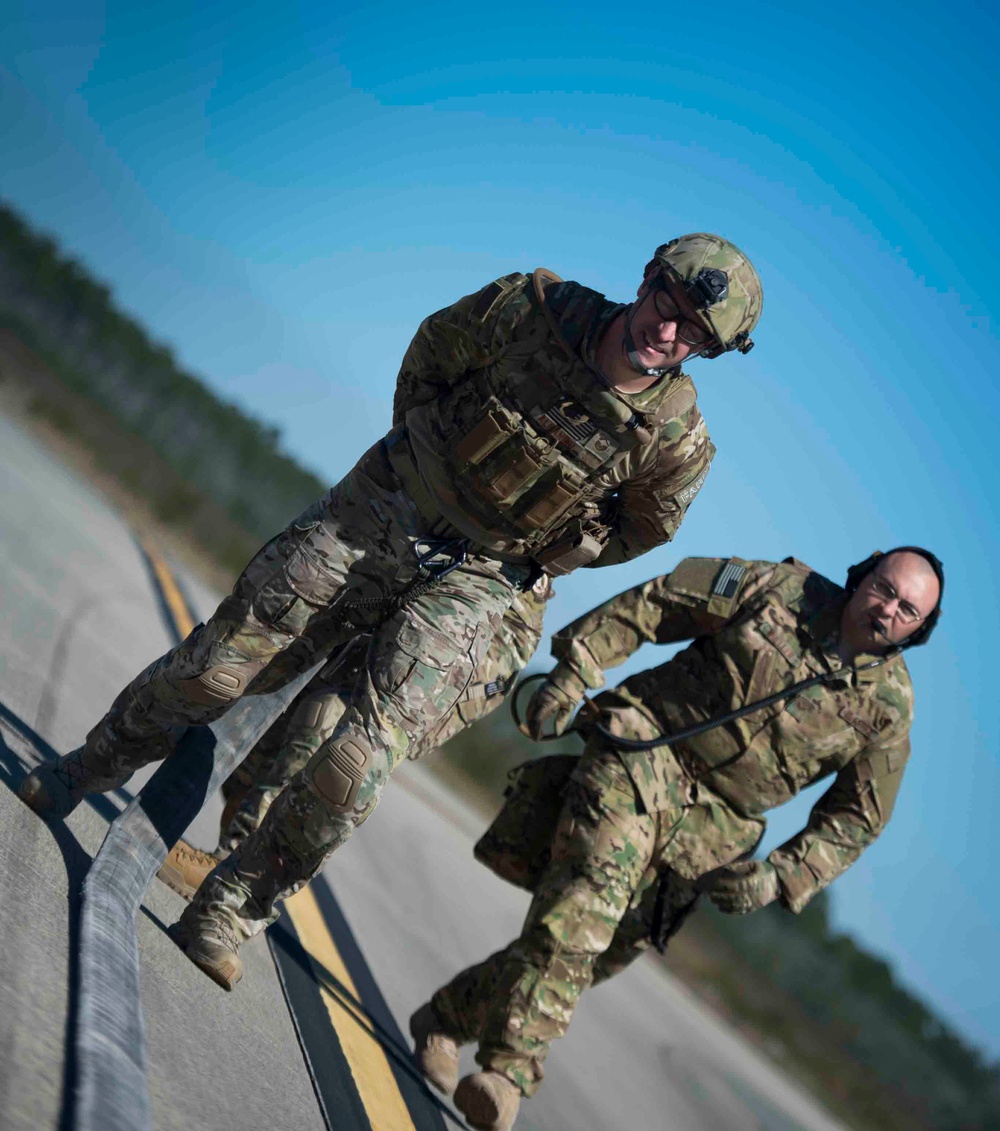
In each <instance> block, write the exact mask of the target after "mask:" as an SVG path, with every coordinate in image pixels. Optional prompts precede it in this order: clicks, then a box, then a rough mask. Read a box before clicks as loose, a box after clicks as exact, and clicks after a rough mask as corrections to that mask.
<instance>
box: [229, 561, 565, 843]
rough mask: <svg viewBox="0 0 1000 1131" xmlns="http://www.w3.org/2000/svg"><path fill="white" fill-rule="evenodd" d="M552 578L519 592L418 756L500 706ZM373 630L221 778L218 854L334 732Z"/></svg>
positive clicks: (250, 827) (251, 825)
mask: <svg viewBox="0 0 1000 1131" xmlns="http://www.w3.org/2000/svg"><path fill="white" fill-rule="evenodd" d="M551 597H552V586H551V582H550V581H549V579H548V578H547V577H544V576H543V577H542V578H540V579H539V581H538V582H536V584H535V585H534V586H533V587H532V588H531V589H529V590H527V591H526V592H524V593H518V594H516V596H515V598H514V602H513V604H512V605H511V607H510V608H509V609H508V610H507V612H506V613H505V614H504V616H503V619H502V621H501V622H500V628H499V630H498V631H497V633H496V635H495V636H494V637H493V639H492V640H491V641H490V645H489V648H488V650H487V652H486V656H485V657H484V658H483V660H482V662H481V663H480V664H479V666H478V667H477V668H476V671H475V673H474V675H473V676H472V680H471V681H470V683H469V686H468V687H467V688H466V689H465V691H464V692H462V694H461V696H460V697H459V699H458V700H457V702H456V703H455V706H454V707H453V708H452V709H451V710H450V711H448V713H447V714H446V715H445V716H444V718H443V719H442V720H441V721H440V722H439V723H438V724H437V726H436V727H433V728H432V729H431V730H430V731H429V732H428V733H427V734H426V735H424V736H423V737H421V738H419V739H417V740H416V741H415V742H414V743H413V745H412V746H411V747H410V748H409V749H408V751H407V754H408V757H410V758H419V757H421V756H422V755H424V754H426V753H429V752H430V751H431V750H434V749H436V748H437V747H438V746H443V745H444V743H445V742H447V741H448V739H449V738H452V737H453V736H454V735H456V734H458V733H459V732H460V731H462V730H464V729H465V728H466V727H467V726H470V725H471V724H472V723H474V722H475V721H476V720H477V719H481V718H484V717H485V716H486V715H488V714H490V713H491V712H492V711H494V710H496V708H497V707H499V706H500V704H501V703H503V702H504V698H505V696H506V694H507V692H508V691H509V690H510V688H511V687H513V685H514V682H515V680H516V679H517V676H518V674H519V673H520V671H521V669H522V668H523V667H525V665H526V664H527V663H528V661H529V660H530V659H531V657H532V655H533V654H534V652H535V650H536V648H537V647H538V642H539V640H540V639H541V635H542V620H543V617H544V614H545V604H546V602H547V601H548V600H549V599H550V598H551ZM368 647H369V637H368V636H367V635H365V636H360V637H357V638H356V639H355V640H353V641H351V643H350V644H348V645H347V646H346V648H345V649H344V650H342V651H341V652H340V653H338V654H337V655H335V656H333V657H332V658H331V659H330V660H329V661H328V662H327V664H326V665H325V666H324V667H323V668H321V669H320V670H319V672H317V674H316V675H315V676H314V677H313V679H312V680H311V681H310V683H309V686H308V687H306V688H305V689H304V690H303V691H301V692H300V693H299V695H298V696H297V697H296V699H295V700H294V701H293V702H292V703H291V704H290V706H289V707H288V708H287V709H286V710H285V712H284V713H283V714H282V715H281V717H280V718H278V719H277V720H276V721H275V722H274V723H273V724H272V725H271V727H270V728H269V729H268V730H267V732H266V733H265V734H264V735H263V736H262V737H261V738H260V740H259V741H258V742H257V744H256V745H255V746H254V748H253V749H252V750H251V751H250V753H249V754H248V755H247V757H246V758H245V759H244V760H243V761H242V762H241V763H240V764H239V766H237V767H236V769H235V770H234V771H233V773H232V774H231V775H230V777H229V778H228V779H227V780H226V781H225V782H224V783H223V786H222V795H223V798H224V799H225V802H226V805H225V809H224V810H223V816H222V824H221V828H220V835H219V846H218V849H217V850H216V854H217V855H219V856H224V855H227V854H228V853H230V852H232V851H233V850H234V849H236V848H237V847H238V846H239V845H240V844H242V843H243V841H244V840H246V838H247V837H248V836H249V835H250V834H251V833H252V832H254V831H255V830H256V829H257V828H258V827H259V826H260V824H261V822H262V821H263V819H264V815H265V814H266V813H267V811H268V809H270V807H271V805H272V803H273V802H274V800H275V798H276V797H277V796H278V795H279V794H280V793H281V792H282V790H283V789H284V788H285V786H286V785H288V783H289V782H290V781H291V779H292V778H293V777H294V776H295V775H296V774H297V773H299V771H300V770H303V769H304V768H305V767H306V765H307V764H308V763H309V761H310V759H311V758H312V757H313V755H314V754H315V753H316V752H317V751H318V750H319V748H320V747H321V746H322V745H323V743H324V742H326V741H327V740H328V739H330V738H331V737H332V736H333V732H334V730H336V727H337V724H338V723H339V722H340V719H341V717H342V716H343V714H344V711H345V710H346V709H347V704H348V702H349V700H350V697H351V694H352V693H353V690H354V688H355V686H356V684H357V682H358V680H359V678H360V676H361V673H362V671H363V670H364V669H365V668H366V666H367V658H368Z"/></svg>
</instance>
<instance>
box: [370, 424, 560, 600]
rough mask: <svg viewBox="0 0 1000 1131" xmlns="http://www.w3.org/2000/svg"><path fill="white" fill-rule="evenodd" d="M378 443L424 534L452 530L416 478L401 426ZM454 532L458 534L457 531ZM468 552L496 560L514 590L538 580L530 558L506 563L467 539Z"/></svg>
mask: <svg viewBox="0 0 1000 1131" xmlns="http://www.w3.org/2000/svg"><path fill="white" fill-rule="evenodd" d="M382 442H383V444H385V452H386V455H387V456H388V459H389V464H390V465H391V467H392V470H393V471H394V472H395V473H396V475H397V477H398V478H399V481H400V483H402V485H403V488H404V490H405V491H406V493H407V494H408V495H409V496H410V498H411V499H412V500H413V505H414V506H415V507H416V508H417V510H418V511H419V512H420V517H421V518H423V519H424V521H425V522H426V523H427V524H428V531H429V532H430V533H433V532H434V528H435V527H439V528H440V526H442V525H443V526H445V527H447V529H448V531H449V533H450V532H451V531H454V530H455V527H454V526H453V524H452V523H451V522H449V521H448V519H447V518H445V517H444V515H442V514H441V510H440V508H439V507H438V506H437V504H436V503H435V502H434V499H433V498H432V496H431V493H430V491H428V490H427V487H426V486H425V485H424V481H423V479H421V477H420V472H419V471H418V470H417V463H416V460H414V458H413V449H412V448H411V447H410V441H409V437H408V436H407V433H406V427H405V425H398V426H397V427H395V428H393V430H392V431H391V432H390V433H389V434H388V435H387V436H386V437H385V439H384V440H383V441H382ZM456 533H459V534H460V532H457V531H456ZM469 552H470V553H472V554H478V555H481V556H482V557H486V558H492V559H493V560H494V561H499V562H500V563H501V564H500V574H501V576H503V577H505V578H506V579H507V580H508V581H509V582H510V583H511V585H514V586H516V587H517V588H518V589H522V590H524V589H530V588H531V586H532V585H533V584H534V583H535V581H536V580H537V579H538V577H539V573H540V570H539V567H538V565H537V564H536V563H535V562H534V561H532V560H531V559H528V560H526V561H519V562H514V561H507V560H505V557H504V556H502V555H500V554H498V553H497V552H496V551H495V550H490V549H488V548H487V547H485V546H480V545H478V544H477V543H475V542H473V541H472V540H471V539H470V540H469Z"/></svg>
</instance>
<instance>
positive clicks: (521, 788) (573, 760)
mask: <svg viewBox="0 0 1000 1131" xmlns="http://www.w3.org/2000/svg"><path fill="white" fill-rule="evenodd" d="M579 761H580V756H579V755H578V754H552V755H550V756H549V757H547V758H537V759H535V760H534V761H531V762H524V763H522V764H521V765H520V766H516V767H515V768H514V769H513V770H511V771H510V773H509V774H508V775H507V777H508V780H509V782H510V784H509V785H508V786H507V790H506V792H505V793H504V803H503V808H502V809H501V810H500V812H499V813H498V814H497V815H496V817H495V818H494V820H493V823H492V824H491V825H490V827H489V828H488V829H487V830H486V832H485V833H483V835H482V836H481V837H480V838H479V840H478V841H477V842H476V845H475V847H474V848H473V850H472V852H473V855H474V856H475V857H476V859H477V860H478V861H479V862H480V863H481V864H485V865H486V867H487V868H489V869H490V871H491V872H493V873H494V874H496V875H497V876H499V877H500V878H501V879H502V880H506V881H507V882H508V883H511V884H514V885H515V886H516V887H519V888H525V889H526V890H527V891H534V890H535V887H536V886H537V884H538V880H539V878H540V877H541V875H542V872H544V870H545V868H546V867H547V866H548V863H549V859H550V856H551V850H552V838H553V837H554V835H555V831H556V823H557V822H558V820H559V814H560V812H561V811H562V804H563V791H564V790H565V788H566V785H567V783H568V782H569V779H570V776H571V775H572V773H573V770H574V769H575V768H576V765H577V763H578V762H579Z"/></svg>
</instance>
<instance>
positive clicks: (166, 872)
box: [156, 840, 222, 903]
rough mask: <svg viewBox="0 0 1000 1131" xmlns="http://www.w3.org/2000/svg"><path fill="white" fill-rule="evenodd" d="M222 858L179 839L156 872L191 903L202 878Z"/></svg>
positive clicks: (168, 885)
mask: <svg viewBox="0 0 1000 1131" xmlns="http://www.w3.org/2000/svg"><path fill="white" fill-rule="evenodd" d="M221 859H222V857H221V856H217V855H215V853H212V852H202V850H201V849H200V848H195V847H194V845H192V844H188V842H187V841H186V840H179V841H178V842H177V843H176V844H175V845H174V847H173V848H171V850H170V851H169V852H168V853H167V858H166V860H164V861H163V863H162V864H161V865H160V870H159V871H158V872H157V873H156V874H157V875H158V876H159V877H160V879H161V880H162V881H163V882H164V883H165V884H166V885H167V887H168V888H173V890H174V891H175V892H177V894H178V895H179V896H181V897H182V898H184V899H186V900H187V901H188V902H189V903H190V902H191V900H192V899H193V898H194V893H195V892H196V891H197V890H198V888H200V887H201V883H202V880H204V878H205V877H206V876H207V875H208V873H209V872H211V871H213V870H214V868H215V866H216V864H218V863H219V861H220V860H221Z"/></svg>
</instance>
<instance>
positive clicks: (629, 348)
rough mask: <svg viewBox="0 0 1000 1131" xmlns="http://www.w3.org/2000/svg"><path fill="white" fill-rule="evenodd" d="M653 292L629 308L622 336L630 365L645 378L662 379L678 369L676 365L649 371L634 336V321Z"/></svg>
mask: <svg viewBox="0 0 1000 1131" xmlns="http://www.w3.org/2000/svg"><path fill="white" fill-rule="evenodd" d="M650 294H652V291H649V292H648V293H647V294H645V295H643V297H642V299H641V300H640V301H639V302H638V303H634V302H633V303H631V304H630V305H629V308H628V314H627V315H626V316H625V332H624V334H623V335H622V345H623V346H624V347H625V356H626V357H627V358H628V363H629V365H631V366H632V368H633V369H634V370H635V371H636V373H641V374H642V376H643V377H662V376H663V374H664V373H669V372H670V370H671V369H676V368H677V366H676V365H664V366H661V367H660V368H657V369H649V368H647V367H646V366H645V365H643V364H642V362H641V361H640V360H639V351H638V349H637V348H636V344H635V338H634V337H633V335H632V319H633V318H634V317H635V316H636V314H638V313H639V307H640V306H642V304H643V303H644V302H645V301H646V299H647V298H649V295H650Z"/></svg>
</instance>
